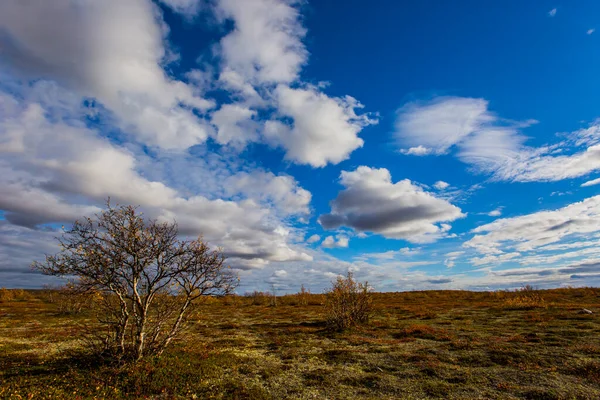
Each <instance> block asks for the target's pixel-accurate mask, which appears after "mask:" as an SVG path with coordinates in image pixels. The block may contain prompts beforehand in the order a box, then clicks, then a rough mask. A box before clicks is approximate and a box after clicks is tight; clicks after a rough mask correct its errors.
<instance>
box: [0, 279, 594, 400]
mask: <svg viewBox="0 0 600 400" xmlns="http://www.w3.org/2000/svg"><path fill="white" fill-rule="evenodd" d="M522 296H523V293H514V292H511V293H507V292H496V293H473V292H462V291H429V292H406V293H376V294H374V308H375V310H374V316H373V318H372V321H371V323H370V324H369V325H368V326H365V327H363V328H360V329H355V330H352V331H347V332H343V333H335V332H330V331H327V330H326V329H325V325H324V320H325V318H324V315H323V305H322V302H323V296H322V295H311V297H310V299H309V303H308V304H307V305H299V304H298V298H297V297H294V296H284V297H280V298H278V305H277V306H276V307H273V306H269V302H268V301H267V299H262V298H260V297H258V298H254V299H253V298H249V297H232V298H225V299H219V300H216V299H208V300H207V301H205V302H204V303H203V304H202V305H201V306H199V307H198V309H197V310H196V312H195V315H194V317H193V320H192V323H191V326H190V329H189V332H188V333H187V336H186V337H185V340H181V341H179V342H178V343H176V344H175V345H174V346H173V347H172V348H170V350H169V351H168V352H167V353H166V354H165V355H164V356H163V357H162V358H161V359H158V360H145V361H142V362H141V363H139V364H137V365H129V364H124V365H114V364H113V365H102V364H99V363H98V362H97V361H95V360H94V359H91V358H89V357H87V356H86V355H85V353H84V352H82V351H81V346H82V342H81V341H80V340H79V339H78V338H79V336H80V332H81V330H82V325H83V323H84V322H85V320H86V318H90V316H86V315H85V312H84V313H81V314H77V315H66V314H64V313H61V312H59V310H58V308H57V307H58V306H57V304H55V303H50V302H48V297H47V293H46V294H42V293H41V292H38V293H36V292H21V293H16V296H14V297H16V298H13V299H6V298H5V299H4V301H1V302H0V398H16V399H30V398H34V399H37V398H83V399H87V398H97V399H100V398H136V399H137V398H157V399H158V398H160V399H170V398H185V399H194V398H196V399H212V398H214V399H286V398H290V399H357V398H358V399H360V398H364V399H425V398H444V399H515V398H516V399H600V318H599V316H598V315H599V314H597V313H596V312H600V307H599V302H600V289H561V290H551V291H540V292H535V293H534V297H533V298H523V297H522ZM9 297H10V296H9ZM253 303H259V304H253ZM260 303H262V304H260ZM582 308H588V309H590V310H592V311H594V314H591V315H587V314H579V313H578V311H579V310H581V309H582Z"/></svg>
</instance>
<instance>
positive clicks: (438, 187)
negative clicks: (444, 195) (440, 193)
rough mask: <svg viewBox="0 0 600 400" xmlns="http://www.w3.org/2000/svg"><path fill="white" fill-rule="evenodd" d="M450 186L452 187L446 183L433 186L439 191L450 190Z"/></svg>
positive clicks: (438, 182) (441, 182)
mask: <svg viewBox="0 0 600 400" xmlns="http://www.w3.org/2000/svg"><path fill="white" fill-rule="evenodd" d="M448 186H450V184H449V183H448V182H444V181H437V182H436V183H434V184H433V187H434V188H436V189H437V190H445V189H447V188H448Z"/></svg>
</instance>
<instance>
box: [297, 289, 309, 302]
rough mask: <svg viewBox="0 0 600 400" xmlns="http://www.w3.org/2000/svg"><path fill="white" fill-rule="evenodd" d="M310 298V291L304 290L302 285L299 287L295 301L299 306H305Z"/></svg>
mask: <svg viewBox="0 0 600 400" xmlns="http://www.w3.org/2000/svg"><path fill="white" fill-rule="evenodd" d="M309 298H310V290H308V289H306V288H305V287H304V285H302V286H300V291H299V292H298V293H296V299H297V300H298V305H299V306H307V305H308V299H309Z"/></svg>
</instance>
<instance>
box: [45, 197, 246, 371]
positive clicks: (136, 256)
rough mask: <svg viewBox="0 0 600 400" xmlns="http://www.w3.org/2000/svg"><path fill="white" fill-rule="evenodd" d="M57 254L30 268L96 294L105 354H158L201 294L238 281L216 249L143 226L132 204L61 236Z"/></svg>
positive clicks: (225, 290) (172, 227)
mask: <svg viewBox="0 0 600 400" xmlns="http://www.w3.org/2000/svg"><path fill="white" fill-rule="evenodd" d="M58 241H59V242H60V248H61V250H60V252H59V253H58V254H56V255H49V256H46V260H45V262H43V263H38V262H35V263H34V264H33V267H34V268H36V269H38V270H40V271H41V272H43V273H44V274H47V275H54V276H60V277H66V278H71V279H73V282H74V284H75V287H76V289H77V291H78V292H79V293H91V292H93V293H95V294H96V296H94V299H96V306H97V307H98V309H99V313H98V316H99V322H100V323H101V324H102V326H103V327H104V328H105V329H104V330H102V332H103V334H102V339H103V341H104V349H105V350H110V351H111V352H114V353H115V355H118V356H131V357H132V358H133V359H134V360H136V361H137V360H140V359H141V358H142V357H144V356H145V355H148V354H150V355H155V356H160V355H161V354H162V353H163V352H164V350H165V348H166V347H167V346H169V344H171V343H172V341H173V340H174V339H175V338H176V337H177V335H178V334H179V333H180V332H181V330H182V328H183V327H184V325H185V321H186V315H187V314H188V312H189V310H190V309H191V307H192V306H193V305H194V303H195V301H196V300H197V299H198V298H200V297H201V296H207V295H216V296H218V295H226V294H229V293H232V292H233V290H234V289H235V287H236V286H237V284H238V282H239V278H238V277H237V275H236V274H235V273H233V272H232V271H231V269H230V268H229V267H228V266H227V265H226V264H225V257H224V256H223V252H222V251H221V250H220V249H217V250H211V249H210V247H209V246H208V245H207V244H206V243H205V242H204V241H203V240H202V239H201V238H197V239H195V240H182V239H179V238H178V228H177V223H175V222H173V223H159V222H157V221H156V220H151V221H146V220H145V219H144V218H143V216H142V213H141V212H138V209H137V207H134V206H115V207H112V206H111V205H110V202H107V208H106V209H105V210H104V211H102V212H100V213H99V214H97V215H96V216H95V218H83V219H81V220H78V221H75V223H74V224H73V225H72V227H71V228H70V229H68V230H64V232H63V235H62V237H60V238H58Z"/></svg>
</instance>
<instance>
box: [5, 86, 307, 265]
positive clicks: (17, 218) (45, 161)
mask: <svg viewBox="0 0 600 400" xmlns="http://www.w3.org/2000/svg"><path fill="white" fill-rule="evenodd" d="M0 104H8V105H9V107H6V108H2V109H1V110H0V143H3V144H5V146H3V147H2V153H3V159H2V162H1V163H0V171H1V172H2V173H1V174H0V193H1V195H0V209H2V210H4V211H5V218H6V219H7V220H8V221H10V222H12V223H14V224H17V225H23V226H29V227H33V226H38V225H40V224H45V223H50V222H65V223H66V222H72V221H73V220H74V219H75V218H78V217H81V216H82V215H89V214H91V213H93V212H95V211H98V208H96V207H95V204H98V203H99V202H101V201H102V200H103V199H104V198H106V197H107V196H111V197H112V198H113V199H114V200H115V201H117V202H120V203H125V204H139V205H141V206H142V207H143V208H144V209H145V210H147V212H146V214H147V215H149V216H151V217H152V216H153V217H157V218H158V219H159V220H165V221H172V220H173V219H175V220H177V221H178V223H179V227H180V231H181V233H182V234H184V235H194V236H195V235H199V234H203V235H204V237H205V239H207V240H208V241H210V242H211V243H213V244H216V245H221V246H223V247H224V248H225V249H226V254H227V255H228V256H230V257H231V259H230V262H232V263H233V264H234V266H236V267H242V268H245V267H249V266H254V267H256V266H261V265H262V266H264V265H265V264H266V263H268V262H269V261H286V260H287V261H289V260H309V259H311V257H310V256H309V255H307V254H306V253H305V252H303V251H302V250H301V249H296V248H295V246H294V245H293V241H294V240H293V235H292V234H291V231H290V228H288V227H287V226H286V224H285V222H284V221H283V218H284V217H286V216H288V215H295V214H304V213H307V212H308V211H309V210H308V204H309V202H310V193H309V192H308V191H306V190H304V189H302V188H300V187H299V186H298V185H297V183H296V181H295V180H294V179H293V178H291V177H289V176H285V175H282V176H275V175H273V174H271V173H265V172H262V173H261V172H256V171H255V172H253V173H251V174H244V173H237V174H233V175H232V176H230V177H229V178H228V179H227V180H225V181H224V183H223V184H225V185H227V190H228V191H230V194H231V196H236V195H240V196H241V198H240V199H239V200H238V201H231V200H223V199H215V200H211V199H208V198H206V197H204V196H202V195H191V196H187V197H182V196H181V195H180V194H179V193H178V192H177V191H176V190H174V189H173V188H171V187H169V186H167V185H165V184H164V183H162V182H158V181H150V180H148V179H146V178H144V177H143V176H141V175H140V174H139V173H138V172H137V170H136V158H135V156H136V154H134V153H132V152H131V151H129V150H125V149H124V148H122V147H117V146H116V145H114V144H112V143H110V142H109V141H108V140H107V139H103V138H100V137H99V136H98V133H97V132H96V131H94V130H92V129H89V128H86V127H84V126H83V125H82V124H81V123H80V122H79V121H78V120H77V119H76V118H75V117H76V116H77V115H73V116H71V118H66V116H65V118H63V119H62V120H59V121H57V120H56V117H57V115H56V114H55V115H53V118H51V119H49V118H48V117H47V112H48V111H49V110H48V109H47V108H44V106H43V104H40V103H37V102H26V103H24V104H21V103H19V102H18V101H17V100H16V98H15V97H12V96H11V95H8V94H5V93H0ZM52 104H56V102H52ZM256 185H262V187H264V190H261V191H259V190H258V189H257V186H256Z"/></svg>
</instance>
